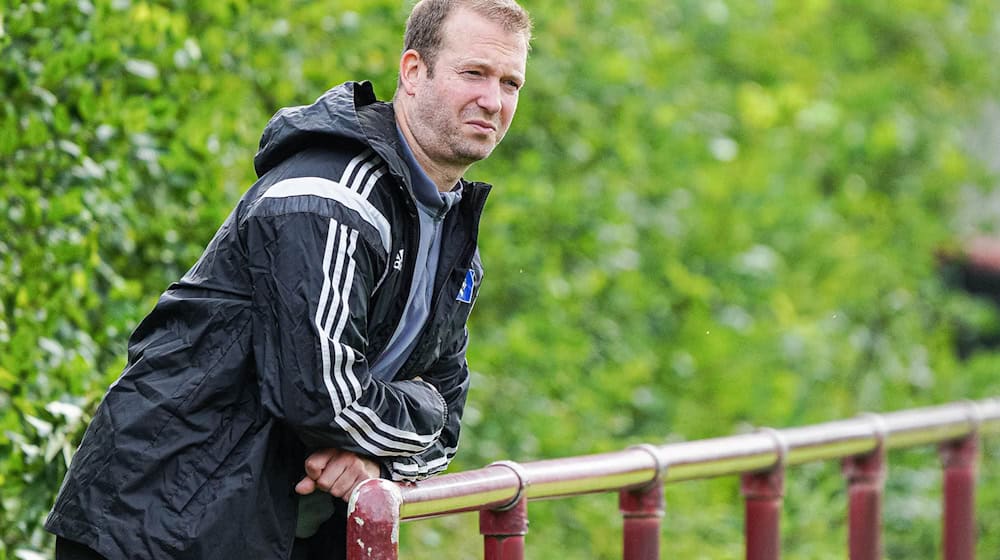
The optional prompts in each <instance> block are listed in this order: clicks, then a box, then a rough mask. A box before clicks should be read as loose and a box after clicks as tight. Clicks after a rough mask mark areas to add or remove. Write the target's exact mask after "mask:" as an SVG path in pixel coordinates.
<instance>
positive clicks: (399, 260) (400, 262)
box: [392, 249, 403, 270]
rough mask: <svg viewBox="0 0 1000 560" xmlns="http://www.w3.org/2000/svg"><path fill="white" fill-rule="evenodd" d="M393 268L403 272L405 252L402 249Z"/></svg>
mask: <svg viewBox="0 0 1000 560" xmlns="http://www.w3.org/2000/svg"><path fill="white" fill-rule="evenodd" d="M392 268H395V269H396V270H403V250H402V249H400V250H399V252H398V253H396V260H395V261H393V263H392Z"/></svg>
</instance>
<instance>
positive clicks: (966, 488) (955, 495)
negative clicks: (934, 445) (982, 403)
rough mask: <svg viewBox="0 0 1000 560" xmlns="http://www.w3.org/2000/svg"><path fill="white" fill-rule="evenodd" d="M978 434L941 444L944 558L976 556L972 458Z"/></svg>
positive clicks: (976, 454) (960, 559)
mask: <svg viewBox="0 0 1000 560" xmlns="http://www.w3.org/2000/svg"><path fill="white" fill-rule="evenodd" d="M978 457H979V437H978V434H976V433H973V434H972V435H969V436H967V437H965V438H962V439H960V440H956V441H950V442H946V443H944V444H942V445H941V459H942V463H943V464H944V523H943V524H944V534H943V538H942V548H943V549H944V560H973V559H974V558H975V556H976V515H975V492H976V462H977V459H978Z"/></svg>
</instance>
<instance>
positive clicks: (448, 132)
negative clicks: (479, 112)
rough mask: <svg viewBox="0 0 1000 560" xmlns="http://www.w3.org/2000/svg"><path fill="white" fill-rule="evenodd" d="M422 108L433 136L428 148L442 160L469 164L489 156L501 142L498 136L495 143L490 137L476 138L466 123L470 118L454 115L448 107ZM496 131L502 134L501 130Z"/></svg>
mask: <svg viewBox="0 0 1000 560" xmlns="http://www.w3.org/2000/svg"><path fill="white" fill-rule="evenodd" d="M423 109H424V110H423V111H422V113H423V121H424V122H425V123H427V129H428V132H429V133H430V136H431V144H430V146H429V147H430V148H431V151H433V152H434V153H436V154H437V155H438V157H439V158H440V159H441V160H443V161H446V162H448V163H451V164H453V165H460V166H464V167H468V166H470V165H472V164H473V163H476V162H477V161H481V160H484V159H486V158H487V157H489V155H490V154H491V153H493V149H494V148H495V147H496V144H498V143H499V141H500V140H499V137H498V138H497V141H496V142H495V143H494V142H492V141H491V140H489V139H488V138H483V139H482V140H477V139H476V138H475V137H474V136H471V135H470V132H469V130H468V127H467V126H466V125H465V124H464V122H465V120H467V118H466V117H465V116H461V115H460V116H459V117H453V116H451V115H449V113H448V110H447V108H445V107H440V106H430V105H428V106H425V107H424V108H423ZM482 118H485V117H482ZM485 120H492V119H488V118H485ZM496 134H497V135H499V134H500V133H499V131H497V132H496Z"/></svg>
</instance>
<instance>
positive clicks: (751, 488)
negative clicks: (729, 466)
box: [740, 465, 785, 560]
mask: <svg viewBox="0 0 1000 560" xmlns="http://www.w3.org/2000/svg"><path fill="white" fill-rule="evenodd" d="M740 493H741V494H742V495H743V498H744V499H745V500H746V513H745V517H744V530H745V532H746V537H745V538H746V558H747V560H778V558H780V557H781V502H782V497H783V496H784V494H785V469H784V467H782V466H780V465H779V466H778V467H776V468H774V469H772V470H770V471H766V472H756V473H743V474H742V475H740Z"/></svg>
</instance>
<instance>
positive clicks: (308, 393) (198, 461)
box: [46, 0, 530, 559]
mask: <svg viewBox="0 0 1000 560" xmlns="http://www.w3.org/2000/svg"><path fill="white" fill-rule="evenodd" d="M529 40H530V21H529V19H528V16H527V14H526V13H525V12H524V11H523V9H521V8H520V7H519V6H518V5H517V4H516V3H515V2H514V1H513V0H423V1H421V2H418V3H417V5H416V6H415V7H414V9H413V11H412V13H411V15H410V18H409V20H408V21H407V29H406V35H405V39H404V42H405V45H404V49H405V50H404V52H403V54H402V56H401V58H400V65H399V83H398V87H397V91H396V95H395V97H394V100H393V103H392V104H387V103H382V102H378V101H377V100H376V99H375V96H374V94H373V92H372V89H371V86H370V84H368V83H366V82H362V83H347V84H343V85H341V86H338V87H336V88H334V89H332V90H330V91H328V92H327V93H326V94H324V95H323V96H322V97H320V98H319V99H318V100H317V101H316V103H314V104H313V105H310V106H303V107H295V108H291V109H284V110H282V111H279V112H278V113H277V114H276V115H275V116H274V118H272V119H271V122H270V123H269V124H268V126H267V128H266V130H265V131H264V135H263V137H262V139H261V148H260V151H259V152H258V154H257V156H256V157H255V160H254V164H255V168H256V170H257V172H258V176H259V177H260V179H259V180H258V181H257V182H256V183H255V184H254V185H253V186H252V187H251V188H250V190H249V191H248V192H247V193H246V194H245V195H244V197H243V198H242V199H241V201H240V203H239V204H238V205H237V207H236V209H235V210H234V211H233V212H232V214H231V215H230V216H229V218H228V219H227V220H226V222H225V223H224V224H223V225H222V227H221V228H220V229H219V231H218V232H217V234H216V235H215V237H214V238H213V240H212V241H211V243H210V244H209V246H208V248H207V249H206V251H205V253H204V254H203V255H202V257H201V259H199V261H198V262H197V263H196V264H195V265H194V267H192V269H191V270H190V271H188V273H187V274H185V275H184V277H183V278H182V279H181V280H180V281H179V282H177V283H175V284H173V285H172V286H171V287H170V288H169V289H168V290H167V291H166V292H165V293H164V294H163V296H162V297H161V298H160V300H159V302H158V303H157V305H156V307H155V309H154V310H153V311H152V312H151V313H150V314H149V315H148V316H147V317H146V318H145V319H144V320H143V321H142V323H140V325H139V326H138V327H137V329H136V331H135V333H133V335H132V337H131V339H130V341H129V361H128V366H127V367H126V369H125V371H124V373H123V374H122V376H121V377H120V378H119V379H118V381H116V382H115V383H114V384H113V385H112V386H111V388H110V389H109V390H108V393H107V394H106V395H105V398H104V401H103V402H102V403H101V405H100V406H99V407H98V410H97V412H96V413H95V415H94V419H93V421H92V422H91V425H90V427H89V428H88V430H87V433H86V435H85V436H84V440H83V442H82V444H81V446H80V449H79V451H78V452H77V454H76V456H75V457H74V459H73V463H72V465H71V467H70V471H69V473H68V474H67V476H66V479H65V481H64V482H63V486H62V489H61V490H60V494H59V497H58V498H57V501H56V504H55V506H54V508H53V511H52V513H51V514H50V515H49V518H48V520H47V522H46V527H47V528H48V529H49V530H50V531H52V532H53V533H55V534H56V535H58V538H57V552H56V555H57V558H102V557H106V558H213V559H214V558H240V559H258V558H260V559H264V558H289V557H294V558H312V557H323V558H330V557H335V556H336V554H337V553H339V554H341V555H343V554H344V549H345V544H344V542H343V531H344V527H343V525H344V514H343V509H344V500H346V499H347V498H348V497H349V495H350V492H351V491H352V489H353V488H354V487H355V486H356V485H357V484H359V483H360V482H362V481H363V480H366V479H368V478H372V477H377V476H383V477H387V478H391V479H393V480H418V479H421V478H424V477H427V476H430V475H432V474H435V473H437V472H439V471H441V470H443V469H444V468H446V467H447V465H448V463H449V461H450V460H451V457H452V456H453V455H454V453H455V450H456V448H457V445H458V436H459V423H460V420H461V414H462V410H463V407H464V403H465V398H466V393H467V390H468V382H469V380H468V368H467V365H466V362H465V348H466V342H467V333H466V330H465V322H466V319H467V318H468V315H469V311H470V310H471V307H472V304H473V302H474V301H475V298H476V296H477V294H478V290H479V284H480V282H481V280H482V267H481V265H480V262H479V258H478V252H477V250H476V238H477V230H478V223H479V215H480V212H481V210H482V208H483V205H484V203H485V198H486V195H487V193H488V191H489V189H490V187H489V186H488V185H485V184H482V183H471V182H466V181H465V180H463V179H462V176H463V174H464V173H465V171H466V170H467V169H468V168H469V166H470V165H471V164H472V163H474V162H476V161H479V160H481V159H483V158H485V157H487V156H488V155H489V154H490V153H491V152H492V150H493V148H494V147H495V146H496V145H497V144H498V143H499V142H500V140H501V139H502V138H503V136H504V133H505V132H506V131H507V128H508V127H509V125H510V123H511V120H512V119H513V116H514V111H515V109H516V105H517V98H518V91H519V89H520V87H521V85H522V84H523V82H524V73H525V64H526V59H527V50H528V43H529ZM300 497H301V498H300ZM331 547H332V548H331ZM331 555H332V556H331Z"/></svg>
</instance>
